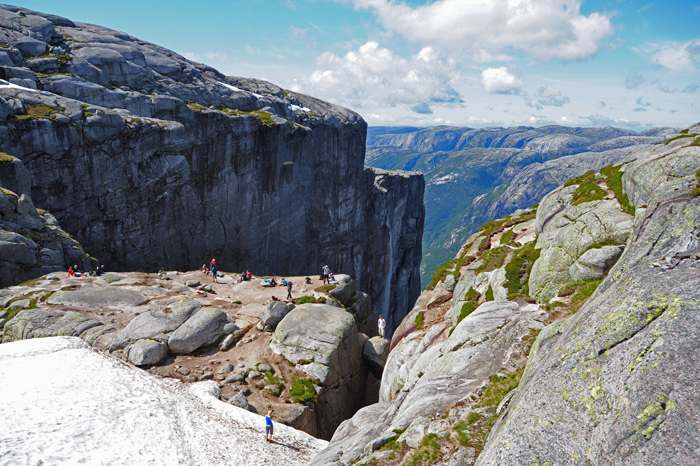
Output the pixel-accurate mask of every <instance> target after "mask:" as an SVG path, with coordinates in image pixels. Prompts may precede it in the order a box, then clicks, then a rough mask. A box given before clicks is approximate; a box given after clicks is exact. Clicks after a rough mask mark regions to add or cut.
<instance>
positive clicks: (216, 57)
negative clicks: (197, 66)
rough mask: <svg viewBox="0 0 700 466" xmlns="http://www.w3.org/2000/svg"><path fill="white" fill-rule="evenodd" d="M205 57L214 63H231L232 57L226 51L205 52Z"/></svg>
mask: <svg viewBox="0 0 700 466" xmlns="http://www.w3.org/2000/svg"><path fill="white" fill-rule="evenodd" d="M204 58H206V59H207V60H209V61H212V62H214V63H229V62H230V61H231V58H230V57H229V56H228V54H227V53H226V52H221V51H218V52H207V53H205V54H204Z"/></svg>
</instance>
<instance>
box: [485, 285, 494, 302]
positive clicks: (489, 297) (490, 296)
mask: <svg viewBox="0 0 700 466" xmlns="http://www.w3.org/2000/svg"><path fill="white" fill-rule="evenodd" d="M484 300H485V301H493V300H494V298H493V287H492V286H489V289H488V290H486V295H485V296H484Z"/></svg>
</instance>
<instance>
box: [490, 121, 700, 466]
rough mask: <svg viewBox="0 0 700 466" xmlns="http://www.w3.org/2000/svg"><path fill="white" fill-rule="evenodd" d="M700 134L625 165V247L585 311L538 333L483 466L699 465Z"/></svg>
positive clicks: (681, 137)
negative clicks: (628, 230)
mask: <svg viewBox="0 0 700 466" xmlns="http://www.w3.org/2000/svg"><path fill="white" fill-rule="evenodd" d="M698 133H700V127H698V126H695V127H693V128H690V129H689V130H686V131H685V132H684V133H681V134H680V135H679V136H678V138H676V139H675V140H673V141H670V142H668V143H667V144H665V145H659V146H654V147H653V148H651V149H648V150H646V151H642V152H640V153H637V154H635V155H634V156H632V157H630V158H629V159H627V160H626V164H625V165H624V175H623V177H622V181H623V184H624V186H625V192H626V193H627V194H628V196H629V199H630V202H631V203H632V204H633V205H634V206H635V207H636V215H635V222H634V229H633V232H632V235H631V237H630V239H629V240H628V242H627V248H626V249H625V251H624V253H623V254H622V256H621V257H620V259H619V261H618V262H617V264H616V265H615V266H614V267H613V268H612V270H611V271H610V273H609V274H608V276H607V278H606V279H605V281H603V283H602V284H601V285H600V287H599V288H598V290H597V292H596V293H595V294H594V295H593V296H592V297H591V299H590V300H589V301H588V303H587V304H586V305H584V306H583V307H582V308H581V310H580V311H578V313H577V314H575V315H574V316H572V317H570V318H568V319H566V320H565V321H563V322H561V323H559V324H558V325H556V326H552V327H548V328H547V329H546V331H544V332H542V334H540V336H539V338H538V339H537V341H536V343H535V346H534V347H533V355H532V356H531V360H530V361H529V363H528V367H527V369H526V372H525V375H524V376H523V380H522V381H521V383H520V387H519V389H518V391H517V393H516V394H515V396H514V397H513V400H512V401H511V403H510V405H509V407H508V408H507V409H506V410H505V412H504V413H503V415H502V416H501V418H500V419H499V421H498V422H497V424H496V426H495V427H494V429H493V431H492V433H491V436H490V437H489V441H488V444H487V445H486V449H485V450H484V453H483V454H482V455H481V457H480V458H479V461H478V464H482V465H490V464H511V463H513V464H515V463H531V462H538V463H541V462H549V463H550V464H564V463H568V464H621V465H651V464H659V463H664V464H694V463H697V462H698V461H700V454H698V452H697V449H696V448H694V447H692V445H696V444H697V443H698V441H700V430H699V429H698V418H697V415H696V414H695V413H697V412H698V411H699V410H700V405H699V404H698V398H697V396H695V394H696V393H697V390H698V389H699V388H700V387H698V383H697V381H698V380H699V379H700V372H699V371H698V365H697V364H696V360H697V357H696V355H697V343H698V335H697V332H696V331H695V329H697V327H698V325H699V324H700V322H698V312H697V306H698V289H700V229H699V228H698V225H700V197H698V195H697V194H698V193H700V189H698V186H699V185H700V170H699V168H700V147H698V145H697V144H696V142H697V141H698V139H696V136H697V134H698Z"/></svg>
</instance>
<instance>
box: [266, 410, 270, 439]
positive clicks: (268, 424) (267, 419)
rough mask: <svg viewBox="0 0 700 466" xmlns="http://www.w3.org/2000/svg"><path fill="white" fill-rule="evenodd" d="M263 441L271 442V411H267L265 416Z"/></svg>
mask: <svg viewBox="0 0 700 466" xmlns="http://www.w3.org/2000/svg"><path fill="white" fill-rule="evenodd" d="M265 440H266V441H268V442H272V410H269V411H268V412H267V416H265Z"/></svg>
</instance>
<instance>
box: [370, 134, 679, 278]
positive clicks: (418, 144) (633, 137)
mask: <svg viewBox="0 0 700 466" xmlns="http://www.w3.org/2000/svg"><path fill="white" fill-rule="evenodd" d="M676 131H677V130H676V129H673V128H653V129H649V130H646V131H643V132H640V133H636V132H634V131H630V130H624V129H620V128H612V127H605V128H572V127H564V126H543V127H540V128H533V127H527V126H521V127H511V128H481V129H479V128H459V127H440V126H438V127H434V128H411V127H397V128H391V127H371V128H369V130H368V137H367V163H368V164H369V165H371V166H373V167H377V168H382V169H400V170H414V171H417V172H420V173H423V175H424V176H425V177H426V189H425V206H426V218H425V234H424V235H423V262H422V264H421V277H422V284H423V286H425V285H427V284H428V283H429V282H430V279H431V277H432V274H433V271H434V270H435V269H436V268H437V267H439V266H440V265H441V264H442V263H444V262H447V261H448V260H450V259H452V258H453V257H454V256H455V254H456V253H457V251H458V250H459V248H460V247H461V246H462V244H463V243H464V241H465V240H466V239H467V238H468V237H469V235H471V234H472V233H474V232H475V231H476V230H477V229H478V228H479V227H480V226H481V225H483V224H484V223H488V222H490V221H491V220H495V219H497V218H500V217H503V216H504V215H508V214H511V213H513V212H515V211H516V210H517V209H525V208H528V207H530V206H532V205H534V204H536V203H538V202H539V200H540V199H541V198H542V197H543V196H544V195H545V194H547V193H548V192H550V191H551V190H552V189H554V188H556V187H557V186H559V185H560V184H563V183H564V182H566V181H567V180H568V179H570V178H573V177H575V176H580V175H582V174H584V173H585V172H587V171H588V170H600V169H601V168H602V167H605V166H607V165H610V164H613V163H616V162H619V161H621V160H623V159H624V158H625V157H627V156H628V155H629V154H631V153H632V152H635V151H637V150H640V149H642V148H645V147H649V146H651V145H653V144H657V143H661V142H664V140H665V138H666V137H669V136H670V135H673V134H675V133H676Z"/></svg>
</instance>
